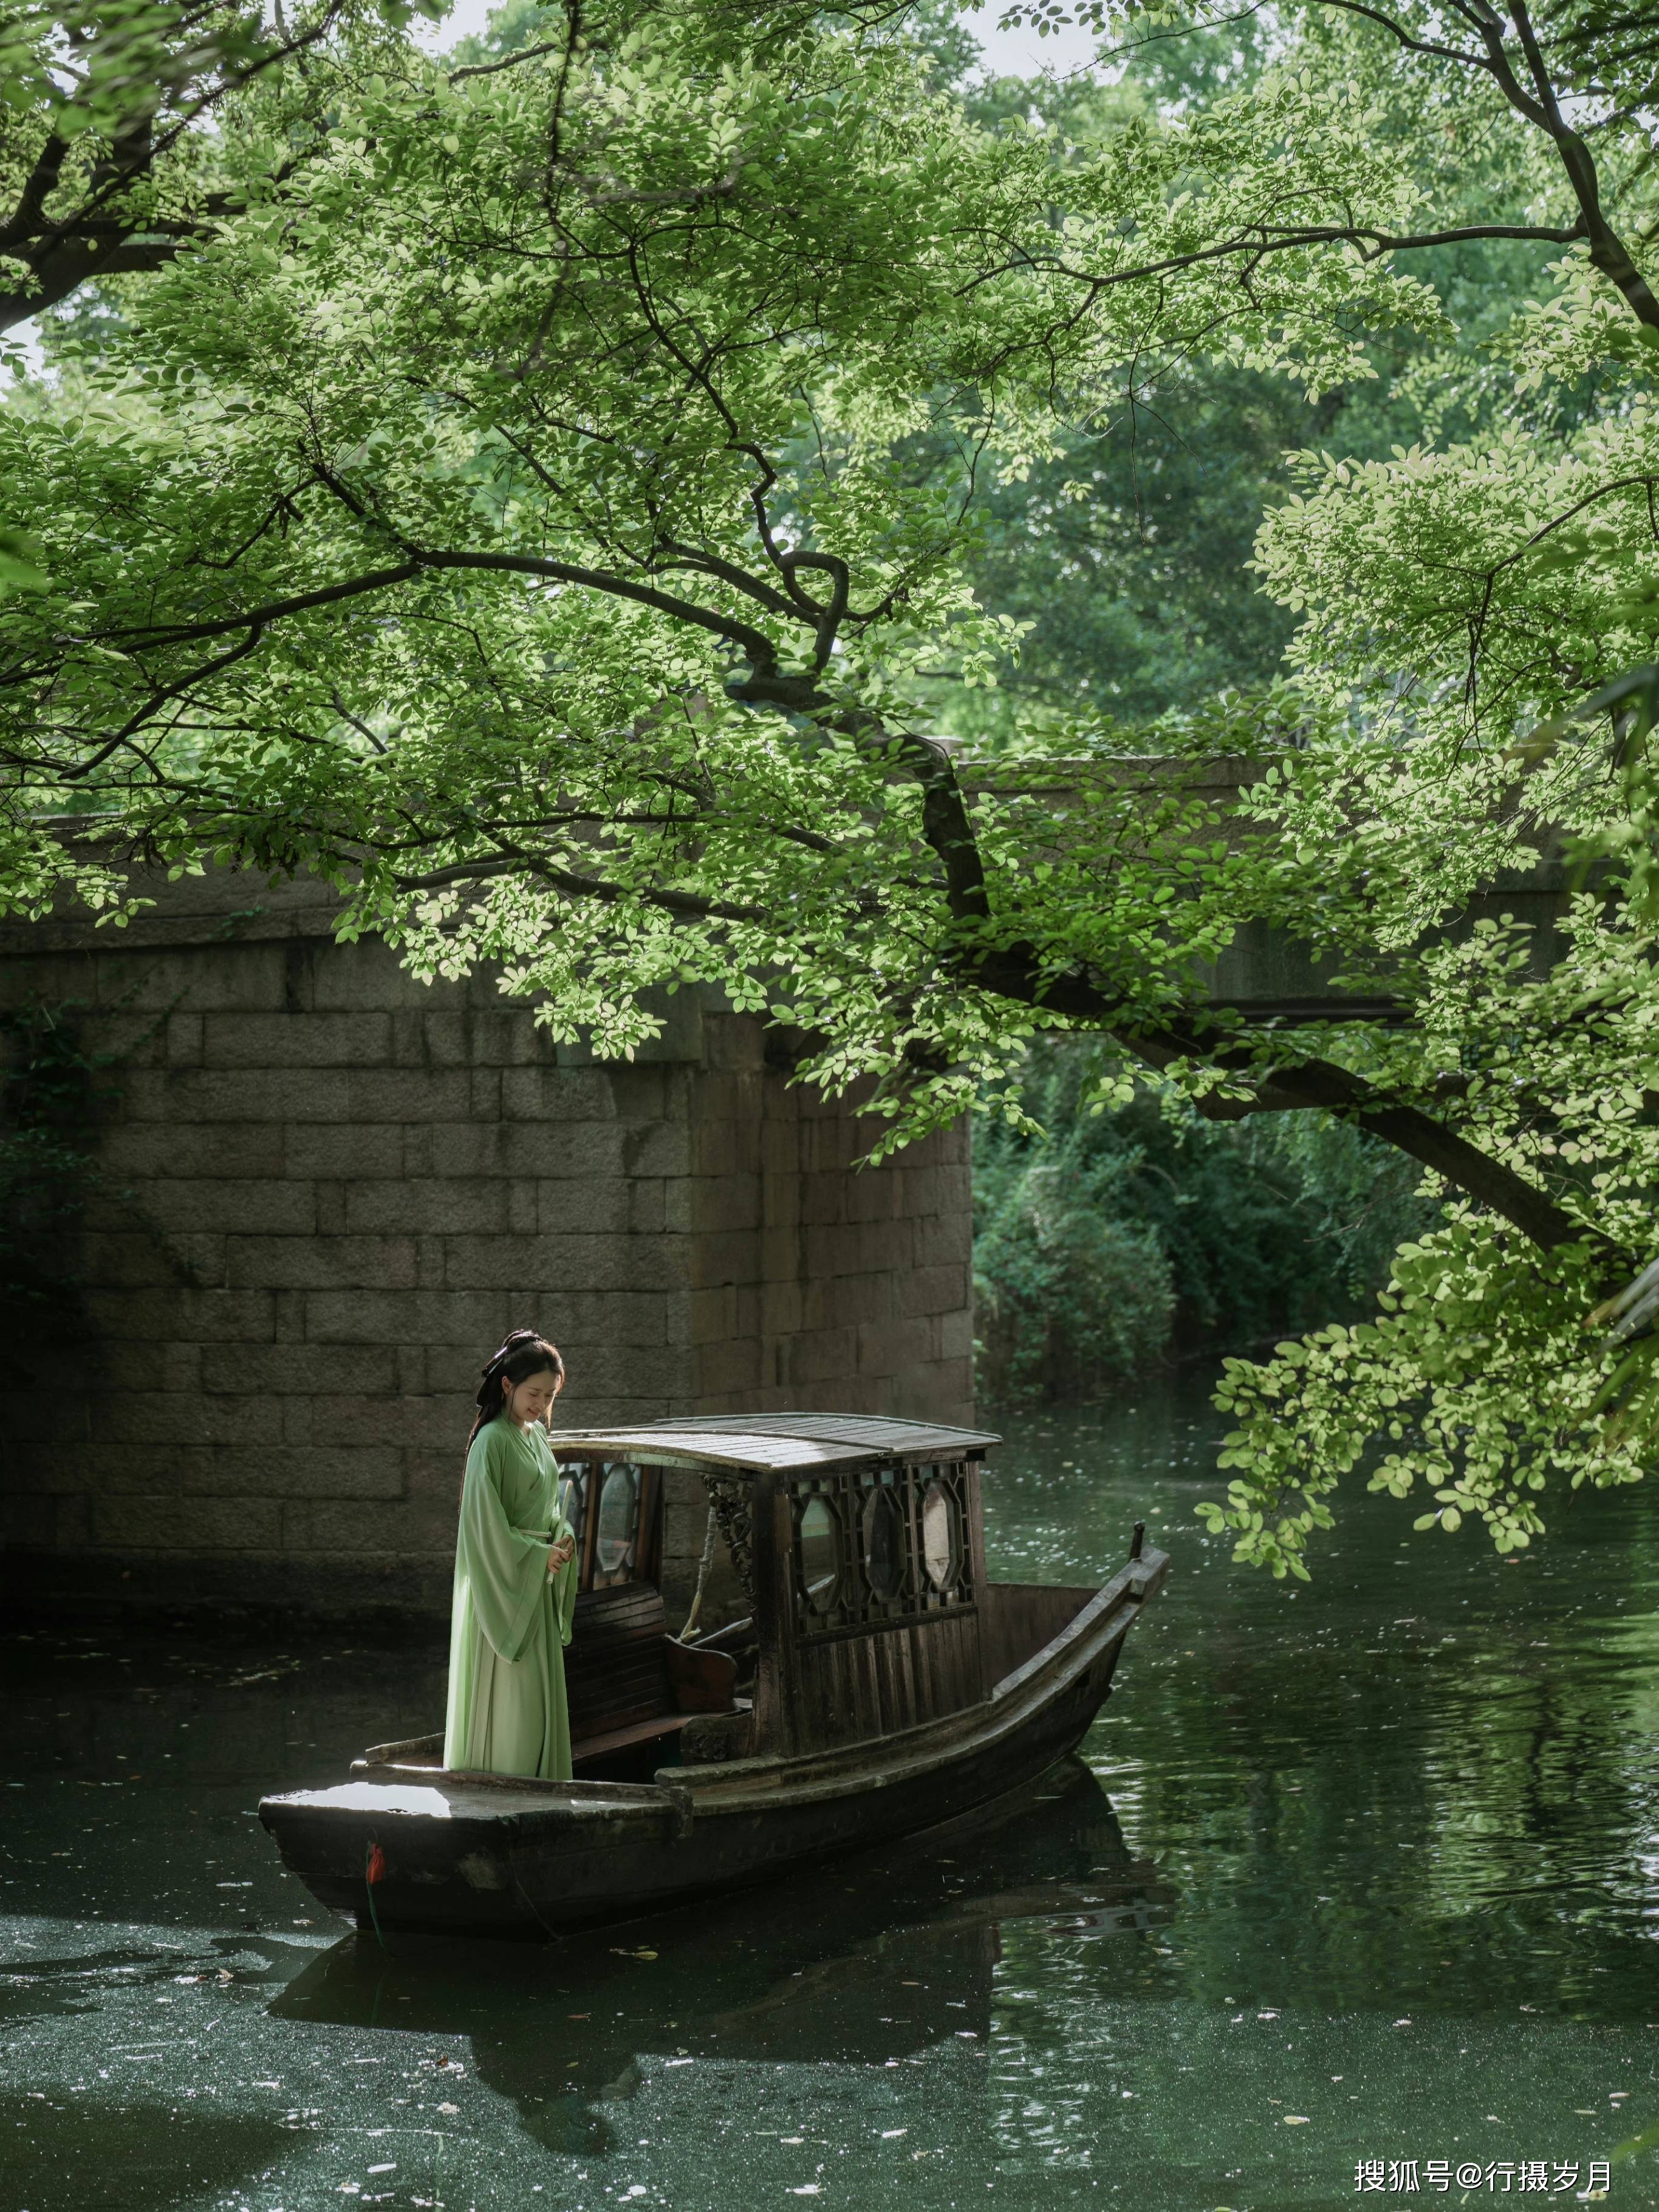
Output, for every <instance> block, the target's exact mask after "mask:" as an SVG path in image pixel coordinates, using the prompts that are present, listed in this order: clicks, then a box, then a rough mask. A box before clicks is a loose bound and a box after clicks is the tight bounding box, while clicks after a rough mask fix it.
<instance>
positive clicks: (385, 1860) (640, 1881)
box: [259, 1551, 1169, 1936]
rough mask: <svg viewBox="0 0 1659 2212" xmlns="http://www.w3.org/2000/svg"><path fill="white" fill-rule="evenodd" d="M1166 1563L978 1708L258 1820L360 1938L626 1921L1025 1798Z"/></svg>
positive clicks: (376, 1791) (384, 1785) (443, 1777)
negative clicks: (884, 1727)
mask: <svg viewBox="0 0 1659 2212" xmlns="http://www.w3.org/2000/svg"><path fill="white" fill-rule="evenodd" d="M1168 1565H1169V1562H1168V1559H1167V1558H1166V1557H1165V1555H1164V1554H1163V1553H1158V1552H1152V1551H1148V1552H1147V1553H1146V1554H1145V1556H1144V1558H1142V1559H1139V1560H1135V1561H1133V1562H1132V1563H1131V1565H1129V1566H1127V1567H1126V1568H1125V1569H1124V1570H1123V1571H1122V1572H1121V1574H1120V1575H1118V1576H1116V1577H1114V1578H1113V1580H1112V1581H1111V1582H1110V1583H1108V1584H1107V1585H1106V1586H1105V1588H1104V1589H1102V1590H1100V1591H1099V1592H1098V1593H1097V1595H1096V1596H1095V1597H1094V1598H1092V1599H1091V1601H1089V1603H1088V1604H1087V1605H1085V1607H1083V1608H1082V1610H1081V1611H1080V1613H1079V1614H1078V1616H1077V1618H1076V1619H1075V1620H1073V1621H1072V1622H1071V1623H1070V1624H1068V1626H1066V1628H1065V1629H1064V1630H1063V1631H1062V1632H1060V1635H1058V1636H1057V1637H1055V1638H1054V1639H1053V1640H1052V1641H1051V1642H1050V1643H1049V1644H1047V1645H1046V1646H1045V1647H1044V1648H1043V1649H1042V1650H1041V1651H1039V1652H1037V1653H1036V1654H1035V1655H1034V1656H1033V1657H1032V1658H1030V1660H1028V1661H1027V1662H1025V1664H1024V1666H1022V1667H1020V1668H1017V1669H1016V1670H1015V1671H1014V1672H1013V1673H1012V1674H1009V1675H1008V1676H1006V1678H1005V1679H1004V1680H1002V1681H1000V1682H999V1683H998V1684H997V1685H996V1686H995V1688H994V1690H993V1692H992V1694H991V1695H990V1697H989V1698H987V1699H984V1700H983V1701H981V1703H980V1704H978V1705H973V1706H970V1707H969V1708H967V1709H966V1710H964V1711H960V1712H957V1713H952V1714H951V1715H949V1716H947V1717H945V1718H943V1719H941V1720H938V1721H934V1722H931V1723H927V1725H925V1726H923V1727H920V1728H915V1729H905V1730H904V1731H902V1733H900V1734H897V1735H888V1736H883V1737H879V1738H877V1739H874V1740H873V1741H866V1742H865V1743H861V1744H858V1745H854V1746H852V1747H847V1748H844V1749H842V1750H838V1751H835V1752H829V1753H819V1754H817V1755H815V1756H811V1757H805V1758H795V1759H744V1760H739V1761H735V1762H733V1763H732V1764H731V1765H725V1766H706V1767H705V1766H684V1767H673V1768H665V1769H663V1770H661V1771H659V1775H658V1777H657V1778H656V1780H655V1782H654V1783H652V1784H620V1783H599V1782H587V1783H580V1782H578V1783H568V1784H545V1783H537V1782H526V1781H521V1780H519V1779H517V1778H507V1777H482V1776H479V1777H468V1776H458V1775H453V1774H446V1773H443V1772H441V1771H437V1770H434V1769H424V1770H423V1769H421V1768H417V1767H404V1768H390V1769H387V1770H385V1774H386V1778H385V1779H384V1780H380V1779H378V1778H376V1779H373V1780H370V1779H368V1778H363V1779H358V1780H354V1781H352V1782H350V1783H348V1784H343V1785H341V1786H340V1787H338V1788H337V1789H333V1790H302V1791H296V1792H292V1793H289V1794H286V1795H283V1796H273V1797H268V1798H266V1799H265V1800H264V1802H263V1803H262V1804H261V1806H260V1808H259V1817H260V1819H261V1820H263V1821H264V1825H265V1826H266V1828H267V1829H268V1830H269V1831H270V1833H271V1835H272V1836H273V1837H274V1838H275V1839H276V1843H277V1845H278V1847H279V1849H280V1850H281V1852H282V1855H283V1862H284V1863H285V1864H286V1865H287V1866H288V1867H289V1869H290V1871H292V1872H293V1873H294V1874H295V1875H298V1876H299V1877H300V1879H301V1881H303V1882H304V1883H305V1884H306V1886H307V1888H308V1889H309V1890H310V1891H311V1893H312V1894H313V1896H314V1897H316V1898H317V1899H319V1901H320V1902H321V1903H323V1904H325V1905H330V1906H331V1907H333V1908H334V1909H335V1910H337V1911H343V1912H347V1913H350V1914H352V1915H354V1916H355V1917H356V1918H357V1919H358V1920H359V1921H360V1923H362V1924H365V1925H366V1924H368V1921H369V1919H370V1917H371V1906H372V1908H373V1912H372V1917H374V1920H376V1921H377V1922H378V1923H379V1925H380V1927H381V1928H382V1929H392V1928H409V1929H426V1930H432V1931H440V1932H449V1933H453V1934H474V1935H494V1936H535V1935H538V1934H542V1935H553V1934H557V1933H560V1932H562V1930H564V1929H570V1928H575V1927H580V1926H583V1925H587V1924H592V1923H598V1922H605V1921H613V1920H623V1919H632V1918H635V1917H639V1916H640V1915H641V1914H645V1913H649V1912H653V1911H659V1910H662V1909H664V1908H665V1907H667V1906H670V1905H676V1904H678V1903H681V1902H683V1901H684V1900H686V1899H690V1898H692V1897H695V1896H696V1895H699V1894H706V1893H714V1892H718V1891H721V1890H728V1889H732V1888H735V1887H739V1886H741V1885H743V1884H745V1883H750V1882H754V1881H763V1880H765V1879H767V1878H768V1877H769V1876H772V1875H778V1874H781V1873H783V1872H786V1871H787V1870H788V1869H792V1868H795V1867H799V1866H803V1865H806V1864H809V1863H811V1862H813V1861H815V1860H819V1859H823V1858H828V1857H834V1856H836V1854H839V1853H844V1852H848V1851H851V1850H864V1849H867V1848H868V1847H870V1846H871V1845H873V1844H882V1843H884V1842H890V1841H891V1840H893V1839H894V1838H899V1837H903V1836H907V1835H911V1834H917V1833H921V1832H923V1831H925V1830H927V1829H929V1828H933V1827H937V1826H940V1825H942V1824H944V1823H945V1822H948V1821H957V1820H962V1819H963V1817H964V1816H966V1815H971V1814H974V1813H975V1811H976V1810H978V1809H979V1808H988V1807H991V1806H993V1805H994V1804H995V1803H996V1802H997V1801H998V1800H999V1799H1001V1798H1003V1797H1006V1796H1007V1795H1008V1794H1009V1793H1010V1792H1011V1791H1014V1790H1020V1789H1022V1788H1024V1786H1025V1785H1026V1784H1029V1783H1030V1782H1031V1781H1033V1780H1034V1779H1035V1778H1036V1777H1037V1776H1039V1775H1041V1774H1042V1773H1043V1772H1044V1771H1047V1769H1048V1768H1049V1767H1050V1766H1052V1765H1054V1762H1055V1761H1056V1760H1058V1759H1063V1758H1065V1757H1066V1755H1067V1753H1071V1752H1073V1751H1075V1749H1076V1748H1077V1747H1078V1745H1079V1743H1080V1742H1081V1741H1082V1739H1083V1737H1084V1735H1085V1733H1086V1731H1087V1729H1088V1728H1089V1726H1090V1723H1091V1722H1092V1721H1093V1719H1094V1717H1095V1715H1096V1713H1097V1711H1099V1709H1100V1707H1101V1705H1102V1704H1103V1701H1104V1700H1105V1699H1106V1697H1107V1696H1108V1694H1109V1691H1110V1688H1111V1681H1112V1675H1113V1673H1114V1671H1115V1668H1116V1665H1117V1661H1118V1657H1119V1655H1120V1654H1121V1650H1122V1648H1123V1644H1124V1640H1125V1638H1127V1634H1128V1632H1129V1630H1130V1628H1131V1627H1132V1626H1133V1623H1134V1620H1135V1618H1136V1616H1137V1614H1138V1613H1139V1609H1140V1607H1141V1605H1142V1604H1143V1603H1144V1602H1145V1601H1146V1599H1147V1598H1148V1597H1150V1596H1152V1595H1153V1594H1154V1593H1155V1592H1156V1590H1157V1589H1158V1588H1159V1587H1160V1586H1161V1584H1162V1583H1163V1581H1164V1577H1165V1575H1166V1573H1167V1571H1168ZM377 1773H378V1770H377ZM371 1874H373V1875H374V1876H375V1879H374V1881H372V1882H371V1881H370V1880H369V1878H368V1877H369V1876H370V1875H371Z"/></svg>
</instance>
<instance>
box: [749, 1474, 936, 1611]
mask: <svg viewBox="0 0 1659 2212" xmlns="http://www.w3.org/2000/svg"><path fill="white" fill-rule="evenodd" d="M970 1480H971V1476H970V1474H969V1468H968V1467H967V1465H966V1464H965V1463H964V1462H963V1461H960V1460H952V1461H945V1462H934V1463H932V1464H924V1465H921V1466H915V1465H910V1466H903V1465H897V1464H889V1465H887V1466H885V1467H874V1468H858V1469H857V1470H855V1471H854V1470H848V1471H847V1472H845V1473H838V1474H821V1475H807V1476H804V1477H802V1478H801V1479H800V1480H798V1481H797V1482H796V1483H794V1484H793V1486H792V1492H791V1500H790V1517H791V1522H792V1526H793V1553H794V1559H793V1567H794V1573H793V1582H794V1589H795V1604H796V1618H797V1623H798V1631H799V1632H804V1633H805V1634H807V1635H817V1634H819V1633H821V1632H824V1631H826V1630H833V1631H845V1630H848V1629H853V1628H866V1627H878V1626H883V1625H884V1624H888V1623H891V1624H894V1625H896V1624H898V1623H899V1622H901V1621H905V1620H918V1619H920V1618H921V1617H922V1616H924V1615H927V1614H931V1613H938V1612H939V1611H942V1610H945V1609H948V1608H951V1607H960V1606H970V1605H972V1604H973V1602H974V1599H975V1592H974V1589H973V1587H972V1578H971V1573H970V1568H969V1560H970V1557H971V1549H970V1544H969V1510H970V1504H969V1501H970V1492H969V1482H970Z"/></svg>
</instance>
